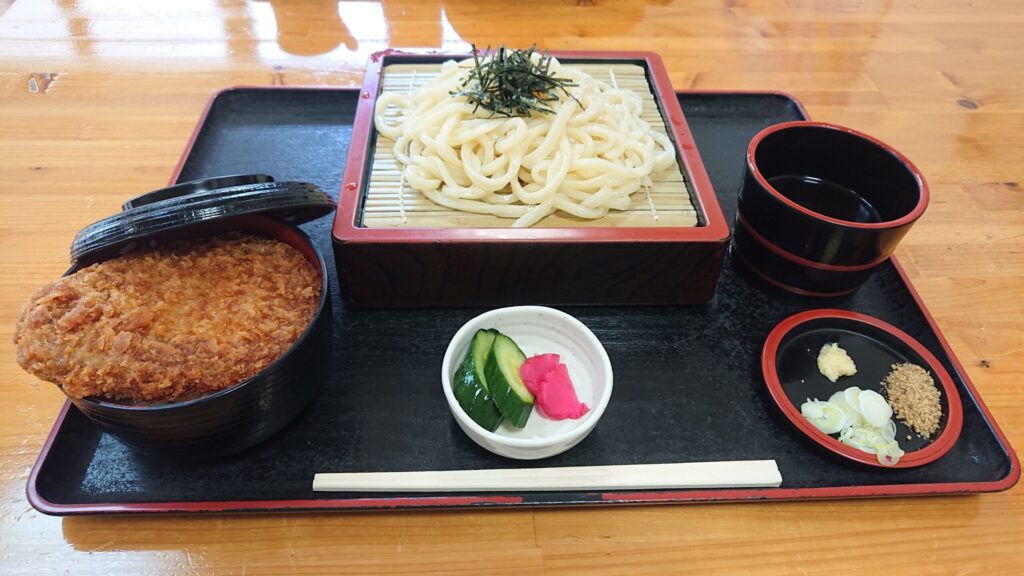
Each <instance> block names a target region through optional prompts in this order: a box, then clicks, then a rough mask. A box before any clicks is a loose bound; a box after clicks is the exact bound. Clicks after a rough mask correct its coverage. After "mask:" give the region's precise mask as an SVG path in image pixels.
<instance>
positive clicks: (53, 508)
mask: <svg viewBox="0 0 1024 576" xmlns="http://www.w3.org/2000/svg"><path fill="white" fill-rule="evenodd" d="M247 89H251V90H275V89H280V90H345V91H350V92H358V89H352V88H336V87H333V86H255V85H238V86H232V87H228V88H224V89H221V90H218V91H216V92H214V93H213V94H212V95H211V96H210V99H209V100H208V101H207V102H206V105H205V106H204V108H203V111H202V114H201V115H200V117H199V120H198V122H197V123H196V127H195V128H194V129H193V130H192V135H191V136H190V137H189V140H188V143H187V144H186V145H185V148H184V150H183V151H182V155H181V158H180V159H179V160H178V163H177V165H176V166H175V168H174V172H173V173H172V174H171V177H170V179H169V181H168V182H169V183H170V184H173V183H174V182H175V181H176V180H177V178H178V175H179V174H180V173H181V169H182V168H183V167H184V165H185V161H186V160H187V159H188V157H189V155H190V154H191V152H192V147H193V146H194V145H195V141H196V138H197V137H198V135H199V131H200V130H202V127H203V125H204V124H205V123H206V117H207V115H208V114H209V113H210V109H211V108H212V107H213V103H214V101H215V100H216V99H217V98H218V97H220V96H221V95H222V94H224V93H227V92H231V91H234V90H247ZM676 92H677V93H682V92H693V93H699V94H763V95H776V96H782V97H784V98H787V99H789V100H791V101H792V102H793V103H794V104H795V105H796V107H797V109H798V110H799V111H800V113H801V114H803V116H804V117H805V118H810V115H809V114H808V113H807V110H806V108H804V106H803V104H802V103H801V102H800V101H799V100H798V99H797V98H796V97H795V96H793V95H792V94H790V93H788V92H782V91H778V90H678V91H676ZM890 260H891V261H892V264H893V266H894V267H895V269H896V272H897V273H898V274H899V275H900V278H901V279H902V280H903V283H904V284H905V285H906V286H907V290H908V291H909V292H910V296H911V297H912V298H913V299H914V302H915V303H916V304H917V306H918V308H920V309H921V313H922V314H923V315H924V317H925V320H927V321H928V325H929V326H930V327H931V329H932V331H933V332H934V333H935V336H936V338H937V339H938V341H939V344H940V345H941V346H942V349H943V351H944V352H945V353H946V355H947V356H948V357H949V361H950V363H951V364H952V365H953V368H954V369H955V370H956V372H957V374H959V376H960V378H961V379H962V380H963V383H964V388H965V391H966V392H967V393H969V394H970V395H971V400H973V401H974V403H975V404H976V405H977V406H978V409H979V410H981V412H982V414H984V416H985V420H986V422H987V423H988V425H989V427H990V428H991V429H992V432H993V433H995V435H996V438H998V439H999V442H1000V443H1001V444H1002V445H1003V446H1004V447H1005V448H1006V451H1007V453H1008V455H1009V457H1010V473H1009V474H1007V475H1006V477H1005V478H1002V479H1001V480H997V481H994V482H948V483H937V484H880V485H874V486H836V487H828V488H760V489H747V488H744V489H731V488H725V489H717V490H684V491H668V492H602V493H600V496H601V501H602V502H604V503H608V504H624V505H626V504H658V503H680V502H726V501H763V500H813V499H840V498H842V499H847V498H879V497H899V496H929V495H941V494H977V493H985V492H1001V491H1004V490H1009V489H1010V488H1012V487H1013V486H1014V485H1016V484H1017V482H1018V481H1019V480H1020V476H1021V470H1020V460H1019V459H1018V457H1017V453H1016V451H1015V450H1014V449H1013V446H1012V445H1011V444H1010V442H1009V440H1008V439H1007V437H1006V435H1005V434H1004V433H1003V431H1002V429H1001V428H1000V427H999V424H997V423H996V420H995V418H993V417H992V413H991V412H990V411H989V409H988V406H986V405H985V402H984V401H983V400H982V399H981V396H979V395H978V391H977V390H976V389H975V388H974V384H973V383H972V382H971V380H970V378H969V377H968V376H967V372H966V371H965V370H964V368H963V365H962V364H961V363H960V360H959V359H957V357H956V355H955V354H954V353H953V349H952V348H951V347H950V345H949V342H948V341H947V340H946V337H945V336H943V334H942V332H941V331H940V330H939V327H938V325H937V324H936V323H935V319H934V318H933V317H932V315H931V312H929V311H928V308H927V307H926V306H925V305H924V302H923V301H922V300H921V296H920V295H919V294H918V293H917V289H916V288H914V285H913V284H911V282H910V278H909V277H908V276H907V273H906V271H905V270H904V269H903V266H902V265H900V263H899V260H898V259H897V257H896V256H895V255H893V256H891V257H890ZM71 406H72V404H71V402H70V401H67V400H65V402H64V406H63V407H62V408H61V411H60V413H59V414H58V415H57V419H56V420H55V421H54V423H53V426H52V427H51V428H50V432H49V434H48V435H47V437H46V441H45V442H44V443H43V447H42V449H41V450H40V452H39V457H38V458H36V462H35V464H33V465H32V471H31V472H30V473H29V477H28V483H27V485H26V487H25V492H26V498H27V500H28V503H29V504H30V505H31V506H32V507H33V508H35V509H36V510H38V511H39V512H42V513H43V514H48V515H51V516H73V515H87V514H160V513H172V514H173V513H187V512H272V511H300V510H305V511H327V510H380V509H387V510H395V509H410V510H411V509H417V508H432V509H433V508H436V507H438V506H449V507H453V508H454V507H460V508H461V507H476V506H516V505H528V506H543V504H536V503H529V504H527V503H525V502H523V499H522V498H521V497H509V496H485V497H478V496H447V497H417V498H386V499H381V498H357V499H322V500H320V499H317V500H253V501H249V500H247V501H238V500H227V501H204V502H132V503H121V504H118V503H96V504H57V503H54V502H50V501H48V500H46V499H45V498H43V497H42V495H41V494H39V491H38V489H37V485H36V484H37V481H38V479H39V472H40V468H41V467H42V464H43V462H44V461H45V460H46V457H47V455H48V454H49V452H50V448H51V446H52V445H53V442H54V440H55V439H56V437H57V432H58V431H59V430H60V427H61V424H63V423H64V418H65V417H66V416H67V413H68V410H69V409H70V408H71ZM310 483H312V479H311V480H310Z"/></svg>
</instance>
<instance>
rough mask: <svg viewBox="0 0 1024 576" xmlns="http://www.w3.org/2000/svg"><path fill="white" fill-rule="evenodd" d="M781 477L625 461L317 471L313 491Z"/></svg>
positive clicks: (710, 483)
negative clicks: (555, 465) (492, 467)
mask: <svg viewBox="0 0 1024 576" xmlns="http://www.w3.org/2000/svg"><path fill="white" fill-rule="evenodd" d="M781 483H782V475H781V473H780V472H779V467H778V465H777V464H776V463H775V460H738V461H729V462H687V463H678V464H629V465H615V466H574V467H563V468H510V469H504V470H501V469H498V470H443V471H423V472H355V473H319V474H316V475H315V476H314V477H313V490H314V491H316V492H479V491H490V490H506V491H513V492H532V491H549V490H550V491H559V490H566V491H571V490H644V489H696V488H773V487H778V486H779V485H780V484H781Z"/></svg>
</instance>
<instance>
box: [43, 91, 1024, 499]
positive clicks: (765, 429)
mask: <svg viewBox="0 0 1024 576" xmlns="http://www.w3.org/2000/svg"><path fill="white" fill-rule="evenodd" d="M358 98H359V93H358V92H357V91H355V90H338V89H302V88H290V87H283V88H241V89H232V90H227V91H224V92H222V93H220V94H218V95H216V96H215V97H214V98H213V99H212V100H211V103H210V106H209V108H208V110H207V112H206V113H205V114H204V116H203V118H202V119H201V121H200V126H199V127H197V130H196V132H195V134H194V136H193V142H192V143H191V145H190V147H189V149H188V150H186V153H185V156H184V157H183V158H182V162H181V164H180V165H179V167H178V170H177V171H176V172H175V177H174V178H173V181H175V182H186V181H190V180H196V179H199V178H204V177H209V176H217V175H224V174H245V173H266V174H272V175H273V176H274V177H275V178H276V179H278V180H282V181H285V180H304V181H309V182H313V183H316V184H318V185H319V186H320V187H322V188H323V189H325V190H338V189H339V187H340V182H341V174H342V170H343V168H344V165H345V158H346V154H347V146H348V139H349V136H350V134H351V122H352V119H353V115H354V113H355V108H356V104H357V101H358ZM679 99H680V102H681V104H682V106H683V110H684V113H685V114H686V116H687V120H688V122H689V125H690V128H691V130H692V131H693V133H694V136H695V138H696V141H697V144H698V147H699V151H700V154H701V157H702V158H703V161H704V163H705V166H706V167H707V170H708V173H709V174H710V177H711V180H712V182H713V184H714V187H715V190H716V192H717V194H718V197H719V201H720V203H721V205H722V208H723V210H724V212H725V216H726V219H727V220H728V221H730V222H731V221H732V220H733V218H734V216H735V207H736V192H737V191H738V189H739V183H740V177H741V175H742V168H743V151H744V149H745V147H746V145H747V142H748V141H749V139H750V137H751V136H752V135H753V134H754V133H756V132H757V131H758V130H760V129H762V128H764V127H765V126H769V125H771V124H774V123H778V122H785V121H789V120H797V119H802V118H804V117H805V114H804V112H803V110H802V108H801V107H800V105H799V104H798V103H797V102H795V101H794V100H793V99H791V98H790V97H788V96H786V95H784V94H777V93H724V92H723V93H705V92H685V93H680V94H679ZM303 228H304V229H305V230H306V231H307V232H308V233H309V234H310V236H312V237H313V239H314V241H315V242H318V243H319V244H320V249H321V250H324V253H325V254H326V253H328V251H330V250H331V233H330V232H331V231H330V228H331V218H329V217H324V218H321V219H319V220H316V221H314V222H311V223H309V224H305V225H303ZM329 268H330V270H329V272H330V274H332V275H333V274H334V270H333V267H330V266H329ZM331 285H332V286H335V287H336V286H337V284H336V278H333V277H332V281H331ZM333 298H334V310H335V312H334V316H335V328H334V342H333V346H332V350H331V353H330V354H329V356H328V357H327V358H325V359H324V361H325V362H329V363H330V365H331V367H332V370H331V376H330V378H329V380H328V381H326V382H324V384H323V389H322V391H321V393H320V396H319V397H318V398H317V399H316V400H314V403H313V404H312V405H311V406H310V408H309V409H307V410H306V412H305V413H304V414H301V415H300V416H299V418H298V419H297V420H296V421H295V422H294V423H292V424H291V425H290V426H289V427H287V428H286V429H285V430H284V431H282V432H281V433H279V434H278V435H276V436H274V437H273V438H271V439H269V440H268V441H266V442H264V443H263V444H261V445H258V446H256V447H254V448H252V449H250V450H248V451H246V452H243V453H240V454H238V455H236V456H233V457H229V458H225V459H222V460H219V461H216V462H205V463H194V464H183V463H181V462H176V461H175V462H171V461H165V460H162V459H160V458H152V457H145V456H142V455H140V454H137V453H135V452H133V451H131V450H130V449H128V448H127V447H125V446H124V445H122V444H121V443H120V442H118V441H117V440H115V439H114V438H112V437H110V436H109V435H107V434H104V433H102V432H101V431H100V430H99V429H98V428H97V427H95V426H93V425H92V424H91V423H90V422H89V421H88V420H86V419H85V418H84V417H83V416H82V415H81V414H80V413H79V412H78V411H77V410H76V409H74V408H71V407H69V406H67V405H66V406H65V407H64V410H63V411H62V413H61V415H60V416H59V417H58V419H57V422H56V424H55V425H54V428H53V430H52V431H51V434H50V437H49V438H48V440H47V441H46V444H45V446H44V448H43V451H42V454H41V455H40V457H39V460H38V462H37V463H36V466H35V468H34V469H33V471H32V474H31V476H30V478H29V484H28V495H29V501H30V502H31V503H32V505H33V506H35V507H36V508H37V509H39V510H42V511H43V512H46V513H50V514H93V513H129V512H216V511H241V510H264V511H265V510H299V509H304V510H309V509H394V508H415V507H420V508H424V507H426V508H438V507H458V506H516V505H577V504H624V503H655V502H693V501H709V500H764V499H805V498H849V497H864V496H895V495H914V494H939V493H962V492H986V491H997V490H1005V489H1008V488H1009V487H1011V486H1013V485H1014V484H1015V483H1016V481H1017V480H1018V478H1019V476H1020V470H1019V464H1018V460H1017V457H1016V455H1015V454H1014V453H1013V450H1012V449H1011V448H1010V447H1009V444H1008V443H1007V441H1006V438H1005V436H1004V435H1003V434H1002V433H1001V432H1000V431H999V429H998V427H996V425H995V423H994V421H993V420H992V417H991V415H990V414H989V412H988V410H987V409H986V408H985V407H984V404H983V403H982V402H981V399H980V398H979V397H978V395H977V392H976V391H975V390H974V388H973V387H972V386H971V384H970V383H969V382H968V381H967V379H966V377H965V375H964V373H963V370H962V368H961V367H960V365H959V363H958V362H957V361H956V359H955V358H953V356H952V353H951V352H950V350H949V347H948V345H947V344H946V343H945V340H944V339H943V338H942V336H941V335H940V334H939V332H938V329H937V328H936V327H935V325H934V323H933V322H932V320H931V317H930V316H929V315H928V313H927V311H926V310H925V309H924V307H923V305H922V304H921V301H920V299H919V298H918V297H917V295H916V293H915V292H914V291H913V288H912V287H911V286H910V284H909V282H908V281H907V278H906V275H905V274H904V273H903V271H902V270H901V269H900V267H899V265H898V264H897V263H896V262H895V261H892V262H890V263H886V264H885V265H883V266H882V269H881V270H880V271H879V272H878V273H877V274H875V275H874V276H873V277H872V278H871V279H870V280H869V281H868V283H867V284H866V285H865V286H864V287H863V288H861V289H860V290H859V291H858V292H857V293H855V294H853V295H851V296H848V297H844V298H837V299H830V300H825V301H823V300H821V299H815V298H807V297H801V296H796V295H793V294H789V293H786V292H782V291H780V290H778V289H775V288H771V287H769V286H766V285H765V284H764V283H763V282H762V281H760V280H759V279H757V278H755V277H752V276H749V275H747V274H745V273H742V272H740V271H738V270H737V269H735V268H734V266H733V265H732V262H731V260H729V261H727V263H726V266H725V269H724V271H723V273H722V277H721V279H720V281H719V285H718V290H717V292H716V295H715V297H714V299H713V300H712V301H711V302H710V303H709V304H707V305H704V306H694V307H672V308H666V307H577V308H572V309H571V313H572V314H573V315H574V316H576V317H577V318H579V319H580V320H581V321H583V322H584V323H585V324H587V326H589V327H590V328H591V330H593V331H594V333H595V334H596V335H597V336H598V338H600V339H601V341H602V343H603V344H604V346H605V348H606V349H607V351H608V354H609V356H610V357H611V361H612V365H613V367H614V370H615V396H614V398H613V400H612V402H611V404H610V405H609V407H608V410H607V411H606V413H605V414H604V417H603V418H602V420H601V422H600V424H599V425H598V426H597V428H596V429H595V430H594V431H593V432H592V433H591V434H590V436H588V437H587V439H586V440H584V441H583V442H582V443H581V444H580V445H578V446H576V447H575V448H573V449H572V450H570V451H568V452H566V453H564V454H562V455H559V456H556V457H554V458H551V459H547V460H544V461H541V462H520V461H512V460H507V459H504V458H501V457H499V456H495V455H493V454H490V453H489V452H486V451H484V450H483V449H482V448H480V447H478V446H477V445H476V444H474V443H473V442H472V441H471V440H470V439H469V438H467V437H466V436H465V435H464V434H463V433H462V432H461V431H460V430H459V428H458V426H457V425H456V424H455V423H454V421H453V420H452V418H451V416H450V414H449V413H448V408H447V405H446V403H445V400H444V398H443V397H442V395H441V394H440V391H439V390H438V386H439V384H438V373H439V370H440V364H441V360H442V357H443V355H444V350H445V347H446V346H447V344H448V341H449V339H450V338H451V336H452V335H453V334H454V333H455V331H456V330H458V328H459V326H461V325H462V324H463V323H464V322H465V321H467V320H469V319H470V318H472V317H474V316H476V315H477V314H478V313H480V310H479V309H421V310H346V309H345V308H344V307H343V306H342V305H341V303H340V302H339V301H338V299H337V293H336V291H335V294H334V295H333ZM822 306H829V307H833V308H842V309H847V310H853V311H857V312H862V313H865V314H870V315H872V316H875V317H877V318H880V319H882V320H884V321H886V322H889V323H890V324H893V325H895V326H897V327H899V328H900V329H902V330H904V331H905V332H907V333H908V334H910V335H911V336H913V337H914V338H915V339H916V340H918V341H919V342H921V343H922V344H923V345H924V346H925V347H926V348H927V349H928V350H930V351H931V352H932V353H933V354H934V355H935V356H936V357H937V358H938V359H939V361H940V362H941V364H942V366H943V367H944V368H945V369H946V370H947V371H948V372H949V374H950V375H951V376H952V378H953V380H954V382H955V384H956V388H957V391H958V393H959V395H960V397H961V400H962V403H963V408H964V422H963V431H962V433H961V435H960V438H959V440H958V441H957V443H956V444H955V445H954V446H953V448H952V449H951V450H950V451H949V453H947V454H946V455H945V456H944V457H942V458H940V459H939V460H937V461H935V462H933V463H931V464H928V465H926V466H922V467H919V468H913V469H901V470H879V469H876V468H868V467H866V466H863V465H862V464H859V463H855V462H849V461H847V460H845V459H843V458H841V457H839V456H837V455H834V454H831V453H829V452H828V451H826V450H823V449H822V448H821V447H820V446H818V445H816V444H814V443H813V442H811V441H810V440H809V439H808V438H806V437H805V436H804V435H803V434H802V433H800V432H799V431H798V430H796V429H795V428H794V427H793V426H792V425H791V424H790V423H789V422H787V421H786V420H785V419H784V417H783V416H782V415H781V414H780V413H779V410H778V409H777V408H776V407H775V406H774V405H773V402H772V399H771V398H770V396H769V394H768V392H767V390H766V389H765V386H764V381H763V378H762V375H761V369H760V363H759V359H760V353H761V347H762V344H763V343H764V340H765V338H766V336H767V335H768V333H769V332H770V331H771V329H772V328H773V327H774V326H775V325H776V324H777V323H779V322H780V321H781V320H783V319H784V318H786V317H788V316H790V315H792V314H794V313H796V312H800V311H802V310H806V309H809V308H820V307H822ZM766 458H768V459H775V460H776V461H777V462H778V465H779V468H780V470H781V472H782V477H783V483H782V486H781V487H780V488H769V489H758V490H751V489H718V490H701V491H664V490H663V491H653V492H615V493H610V492H550V493H515V492H507V493H487V494H464V495H446V494H436V493H428V494H416V493H408V494H347V493H333V494H324V493H314V492H313V491H312V479H313V475H314V474H315V473H317V472H346V471H398V470H452V469H474V468H508V467H526V466H581V465H599V464H633V463H636V464H640V463H658V462H693V461H708V460H737V459H744V460H746V459H766Z"/></svg>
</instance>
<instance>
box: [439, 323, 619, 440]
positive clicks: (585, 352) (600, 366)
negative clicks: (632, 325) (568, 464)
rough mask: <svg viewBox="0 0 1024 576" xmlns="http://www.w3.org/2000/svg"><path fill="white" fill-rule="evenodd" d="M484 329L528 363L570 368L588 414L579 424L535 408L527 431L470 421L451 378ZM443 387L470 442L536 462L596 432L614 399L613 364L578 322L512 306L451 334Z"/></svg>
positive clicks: (571, 376)
mask: <svg viewBox="0 0 1024 576" xmlns="http://www.w3.org/2000/svg"><path fill="white" fill-rule="evenodd" d="M484 328H495V329H497V330H498V331H500V332H502V333H504V334H506V335H508V336H509V337H510V338H512V339H513V340H515V341H516V344H518V345H519V347H520V348H521V349H522V351H523V353H525V354H526V357H527V358H529V357H531V356H535V355H537V354H558V355H559V356H560V357H561V361H562V364H565V366H566V367H567V368H568V369H569V377H570V378H571V379H572V383H573V386H574V387H575V388H576V395H577V396H578V397H579V399H580V402H583V403H584V404H586V405H587V406H588V407H590V411H588V412H587V413H586V414H585V415H583V417H582V418H580V419H579V420H549V419H547V418H545V417H544V416H543V415H541V413H540V410H539V409H538V408H536V407H534V409H533V412H532V413H531V414H530V419H529V421H527V423H526V426H525V427H523V428H521V429H520V428H516V427H514V426H511V425H509V424H508V422H502V423H501V425H500V426H498V428H497V429H496V430H495V431H494V432H490V431H488V430H485V429H484V428H483V427H481V426H480V425H479V424H477V423H476V422H474V421H473V420H472V419H470V417H469V416H468V415H467V414H466V413H465V412H464V411H463V410H462V407H461V406H459V403H458V401H457V400H456V399H455V394H454V393H453V392H452V377H453V376H454V375H455V371H456V370H457V369H458V367H459V365H460V364H461V363H462V361H463V359H465V357H466V352H467V351H468V350H469V344H470V341H471V340H472V339H473V335H474V334H476V331H477V330H479V329H484ZM441 383H442V388H443V389H444V397H445V398H446V399H447V400H448V408H449V409H450V410H451V412H452V416H454V417H455V421H456V422H457V423H458V424H459V427H460V428H462V430H463V432H465V433H466V435H467V436H469V437H470V438H471V439H472V440H473V441H474V442H476V443H477V444H479V445H480V446H482V447H484V448H486V449H487V450H490V451H491V452H494V453H495V454H499V455H501V456H506V457H508V458H516V459H519V460H537V459H540V458H547V457H549V456H554V455H556V454H561V453H562V452H565V451H566V450H568V449H570V448H572V447H573V446H575V445H576V444H578V443H579V442H580V441H581V440H583V439H584V438H586V436H587V434H590V431H591V430H593V429H594V426H595V425H596V424H597V421H598V420H600V419H601V415H602V414H604V411H605V408H607V406H608V401H609V400H610V399H611V396H612V364H611V361H610V360H609V359H608V353H607V352H605V349H604V346H602V345H601V342H600V341H599V340H598V339H597V337H596V336H594V333H593V332H591V331H590V329H589V328H587V327H586V326H585V325H584V324H583V323H582V322H580V321H579V320H577V319H575V318H573V317H572V316H570V315H568V314H566V313H565V312H562V311H560V310H555V309H553V308H545V307H543V306H515V307H511V308H499V309H497V310H491V311H490V312H486V313H484V314H481V315H479V316H477V317H476V318H473V319H472V320H470V321H469V322H467V323H466V324H464V325H463V326H462V328H460V329H459V331H458V332H456V333H455V336H454V337H453V338H452V341H451V342H450V343H449V344H448V350H447V351H446V352H445V354H444V362H442V364H441Z"/></svg>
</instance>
